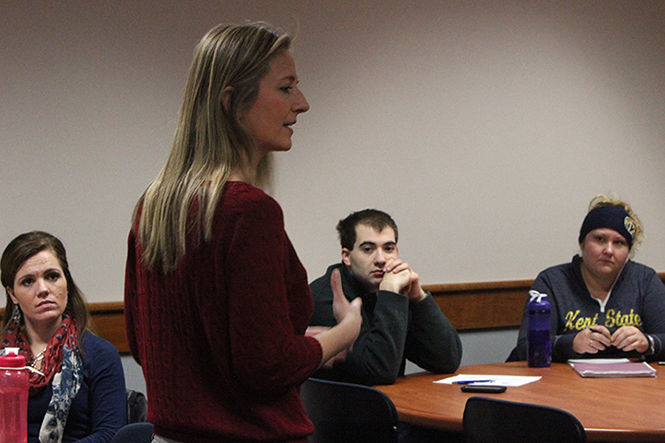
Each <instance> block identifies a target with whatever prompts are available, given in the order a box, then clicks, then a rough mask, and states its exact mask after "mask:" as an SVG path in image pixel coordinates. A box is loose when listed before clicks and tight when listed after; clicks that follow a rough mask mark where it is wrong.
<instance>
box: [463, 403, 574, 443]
mask: <svg viewBox="0 0 665 443" xmlns="http://www.w3.org/2000/svg"><path fill="white" fill-rule="evenodd" d="M463 426H464V439H465V441H466V442H473V443H476V442H483V443H500V442H539V443H548V442H551V443H554V442H562V443H576V442H579V443H584V442H586V441H587V438H586V433H585V432H584V426H582V423H580V421H579V420H578V419H577V418H576V417H575V416H574V415H572V414H571V413H569V412H566V411H563V410H561V409H556V408H551V407H548V406H541V405H534V404H528V403H517V402H511V401H506V400H499V399H494V398H488V397H470V398H469V399H468V400H467V401H466V407H465V408H464V419H463Z"/></svg>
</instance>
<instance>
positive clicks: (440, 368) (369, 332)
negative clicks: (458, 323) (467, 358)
mask: <svg viewBox="0 0 665 443" xmlns="http://www.w3.org/2000/svg"><path fill="white" fill-rule="evenodd" d="M337 231H338V233H339V238H340V242H341V245H342V263H337V264H334V265H332V266H330V267H328V270H327V272H326V274H325V275H324V276H322V277H320V278H318V279H316V280H314V281H313V282H312V283H310V288H311V290H312V295H313V296H314V314H313V315H312V319H311V320H310V325H311V326H310V331H309V333H311V334H315V333H316V328H315V327H317V326H318V327H330V326H334V325H335V324H336V321H335V316H334V314H333V304H332V302H333V293H332V288H331V283H330V278H331V275H332V272H333V270H334V269H339V270H340V273H341V280H342V287H343V289H344V294H345V295H346V297H347V298H348V299H349V300H353V299H354V298H356V297H361V298H362V301H363V305H362V317H363V323H362V327H361V329H360V335H358V338H357V339H356V341H355V343H354V344H353V345H352V347H351V348H350V349H349V350H348V351H346V352H345V353H343V354H344V355H339V356H338V357H336V358H333V359H332V360H331V361H329V362H328V364H327V365H326V366H325V367H323V368H322V369H321V370H319V372H318V373H317V374H315V376H316V377H321V378H328V379H334V380H340V381H347V382H351V383H360V384H365V385H375V384H391V383H394V382H395V380H396V379H397V376H399V375H404V366H405V359H409V360H410V361H412V362H414V363H415V364H417V365H418V366H420V367H422V368H423V369H426V370H428V371H432V372H440V373H450V372H454V371H455V370H456V369H457V368H458V366H459V364H460V360H461V358H462V344H461V342H460V339H459V336H458V335H457V331H456V330H455V328H453V326H452V325H451V324H450V322H449V321H448V319H447V318H446V317H445V316H444V315H443V313H442V312H441V309H440V308H439V307H438V305H437V304H436V303H435V302H434V300H433V299H432V297H431V295H430V294H429V293H427V292H425V291H424V290H423V289H422V288H421V287H420V282H419V280H418V274H416V273H415V272H414V271H413V270H412V269H411V267H410V266H409V265H408V263H405V262H403V261H402V260H401V259H400V258H399V250H398V248H397V225H396V224H395V222H394V221H393V219H392V218H391V217H390V216H389V215H388V214H386V213H385V212H382V211H378V210H375V209H365V210H363V211H358V212H354V213H352V214H351V215H349V216H348V217H346V218H345V219H344V220H341V221H340V222H339V224H338V225H337ZM320 329H323V328H320ZM331 362H332V363H331Z"/></svg>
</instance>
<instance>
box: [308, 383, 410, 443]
mask: <svg viewBox="0 0 665 443" xmlns="http://www.w3.org/2000/svg"><path fill="white" fill-rule="evenodd" d="M300 397H301V398H302V401H303V404H304V405H305V410H306V411H307V415H308V417H309V418H310V420H312V422H313V423H314V435H312V436H310V438H309V442H310V443H326V442H340V441H343V442H347V443H353V442H363V443H365V442H369V441H380V442H382V443H389V442H396V441H397V410H396V409H395V405H394V404H393V402H392V401H391V400H390V399H389V398H388V397H387V396H386V395H385V394H384V393H383V392H381V391H378V390H376V389H374V388H371V387H369V386H363V385H356V384H352V383H343V382H336V381H330V380H321V379H317V378H310V379H309V380H307V381H306V382H305V383H304V384H303V385H302V387H301V388H300Z"/></svg>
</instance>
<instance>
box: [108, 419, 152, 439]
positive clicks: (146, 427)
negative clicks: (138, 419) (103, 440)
mask: <svg viewBox="0 0 665 443" xmlns="http://www.w3.org/2000/svg"><path fill="white" fill-rule="evenodd" d="M152 436H153V429H152V423H148V422H143V423H130V424H128V425H125V426H123V427H122V428H120V429H119V430H118V432H116V434H115V436H114V437H113V439H112V440H111V443H151V442H152Z"/></svg>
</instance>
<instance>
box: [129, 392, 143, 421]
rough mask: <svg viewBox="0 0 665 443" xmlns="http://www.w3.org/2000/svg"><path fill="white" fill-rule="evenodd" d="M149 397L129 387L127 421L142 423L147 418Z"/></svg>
mask: <svg viewBox="0 0 665 443" xmlns="http://www.w3.org/2000/svg"><path fill="white" fill-rule="evenodd" d="M147 415H148V399H146V398H145V395H143V394H142V393H140V392H139V391H134V390H131V389H127V423H140V422H143V421H146V420H147Z"/></svg>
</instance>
